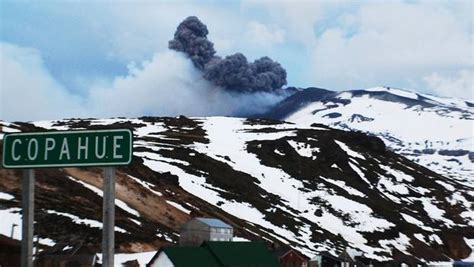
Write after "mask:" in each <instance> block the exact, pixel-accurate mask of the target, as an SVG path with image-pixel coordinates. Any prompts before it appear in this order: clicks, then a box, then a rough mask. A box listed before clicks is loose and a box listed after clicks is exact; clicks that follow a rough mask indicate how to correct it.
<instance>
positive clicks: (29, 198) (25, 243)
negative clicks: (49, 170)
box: [21, 169, 35, 267]
mask: <svg viewBox="0 0 474 267" xmlns="http://www.w3.org/2000/svg"><path fill="white" fill-rule="evenodd" d="M21 190H22V200H21V205H22V208H23V216H22V225H21V266H22V267H33V232H34V229H33V222H34V210H35V172H34V170H32V169H25V170H23V180H22V189H21Z"/></svg>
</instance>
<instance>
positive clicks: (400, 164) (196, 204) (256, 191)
mask: <svg viewBox="0 0 474 267" xmlns="http://www.w3.org/2000/svg"><path fill="white" fill-rule="evenodd" d="M107 128H129V129H131V130H133V133H134V136H135V141H134V157H133V162H132V164H131V165H130V166H128V167H119V168H117V173H118V175H117V176H118V178H117V198H118V199H119V200H121V202H120V201H119V202H116V205H117V225H116V226H117V228H116V235H117V237H116V239H117V243H118V245H117V246H118V248H119V249H120V250H121V251H143V250H148V249H156V248H159V247H160V246H162V245H164V244H170V243H175V242H177V239H178V233H179V225H181V224H182V223H184V222H185V221H186V220H187V219H189V218H191V217H195V216H208V217H216V218H220V219H222V220H223V221H225V222H227V223H228V224H230V225H232V226H233V227H234V229H235V233H236V235H237V237H239V238H245V239H250V240H255V239H257V240H267V242H271V243H277V244H279V245H281V246H291V247H293V248H295V249H297V250H299V251H301V252H303V253H304V254H306V255H308V256H311V255H314V254H315V253H316V252H317V251H321V250H327V251H330V252H331V253H333V254H338V253H339V252H340V251H342V250H345V249H347V250H349V251H350V253H351V254H352V255H359V256H362V255H363V256H364V257H367V258H371V259H373V260H375V261H386V260H390V259H393V258H396V257H399V256H400V255H408V256H412V257H416V258H420V259H424V260H426V261H442V260H449V258H454V259H462V258H466V257H468V256H469V255H470V253H471V251H472V249H471V248H470V245H469V244H470V242H471V240H473V239H474V229H473V225H472V221H474V220H473V218H474V214H473V212H472V209H473V208H472V203H474V199H473V198H472V196H471V195H470V193H469V192H470V190H471V188H470V187H468V186H466V185H464V184H463V183H460V182H458V181H456V180H453V179H449V178H446V177H443V176H441V175H439V174H436V173H434V172H432V171H430V170H429V169H426V168H424V167H422V166H420V165H417V164H415V163H413V162H411V161H409V160H407V159H406V158H404V157H403V156H400V155H397V154H396V153H394V152H392V151H390V150H387V149H386V148H385V144H384V143H383V142H382V141H381V140H380V139H379V138H376V137H371V136H367V135H366V134H363V133H354V132H347V131H341V130H335V129H331V128H329V127H327V126H324V125H317V124H313V125H312V126H308V127H302V126H299V125H295V124H291V123H285V122H279V121H272V120H260V119H241V118H228V117H207V118H186V117H177V118H169V117H142V118H136V119H126V118H118V119H104V120H100V119H99V120H97V119H69V120H59V121H42V122H33V123H7V122H2V132H4V133H5V132H14V131H26V130H28V131H33V130H36V131H38V130H45V129H47V130H68V129H71V130H72V129H107ZM1 137H3V135H2V136H1ZM0 176H1V179H0V192H3V194H5V195H3V196H0V214H1V215H2V216H3V217H4V218H12V217H14V218H16V219H18V218H19V217H18V216H19V215H18V212H19V209H18V207H19V200H20V198H21V196H20V188H19V186H20V183H19V181H20V174H19V172H18V171H12V170H4V169H2V170H0ZM37 177H38V185H37V186H38V194H37V211H36V218H37V226H36V229H37V233H38V235H39V236H40V240H42V242H47V241H48V240H49V242H59V241H62V240H66V241H67V240H71V239H83V240H86V241H87V242H90V243H92V244H95V245H96V246H97V248H99V245H98V244H99V243H100V241H99V240H98V238H97V236H100V234H99V231H100V228H99V227H100V225H101V223H100V221H101V220H100V216H101V212H100V207H101V204H102V203H101V190H100V187H101V179H100V169H98V168H87V169H82V168H81V169H77V168H72V169H71V168H68V169H41V170H39V171H38V175H37ZM15 214H16V215H15ZM13 221H14V220H13ZM51 221H57V222H61V223H60V224H59V225H57V226H56V228H55V230H52V229H51V228H50V227H49V224H48V222H51ZM2 228H3V227H2ZM0 230H2V231H3V232H2V233H4V234H5V233H6V232H8V233H9V230H10V228H9V227H5V228H3V229H0Z"/></svg>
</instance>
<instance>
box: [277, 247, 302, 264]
mask: <svg viewBox="0 0 474 267" xmlns="http://www.w3.org/2000/svg"><path fill="white" fill-rule="evenodd" d="M274 254H275V255H276V256H277V258H278V261H279V262H280V267H308V264H309V258H308V257H306V256H305V255H303V254H301V253H299V252H298V251H296V250H294V249H292V248H280V249H277V250H275V251H274Z"/></svg>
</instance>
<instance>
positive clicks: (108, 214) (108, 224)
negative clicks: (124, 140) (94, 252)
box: [102, 167, 115, 267]
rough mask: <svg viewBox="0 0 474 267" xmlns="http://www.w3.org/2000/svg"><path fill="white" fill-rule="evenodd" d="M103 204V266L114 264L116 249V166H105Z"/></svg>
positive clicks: (110, 266)
mask: <svg viewBox="0 0 474 267" xmlns="http://www.w3.org/2000/svg"><path fill="white" fill-rule="evenodd" d="M102 190H103V192H104V198H103V201H104V202H103V203H104V204H103V205H102V224H103V229H102V266H104V267H113V266H114V249H115V231H114V230H115V168H114V167H105V168H104V182H103V185H102Z"/></svg>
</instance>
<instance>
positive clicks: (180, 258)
mask: <svg viewBox="0 0 474 267" xmlns="http://www.w3.org/2000/svg"><path fill="white" fill-rule="evenodd" d="M162 251H163V252H164V253H165V254H166V256H168V258H169V259H170V261H171V262H173V264H174V266H175V267H189V266H206V267H219V266H221V265H219V263H218V262H217V260H216V259H215V258H214V256H213V255H212V254H211V252H210V251H209V250H208V249H206V248H203V247H167V248H163V250H162Z"/></svg>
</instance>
